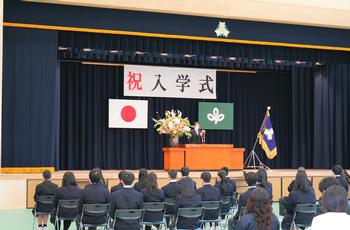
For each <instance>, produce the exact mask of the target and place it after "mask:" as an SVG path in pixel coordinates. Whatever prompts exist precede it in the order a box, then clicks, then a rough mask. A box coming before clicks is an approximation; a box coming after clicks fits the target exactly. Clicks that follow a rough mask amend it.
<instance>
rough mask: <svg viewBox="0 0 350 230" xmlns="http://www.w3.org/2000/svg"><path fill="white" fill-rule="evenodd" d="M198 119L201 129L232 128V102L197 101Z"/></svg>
mask: <svg viewBox="0 0 350 230" xmlns="http://www.w3.org/2000/svg"><path fill="white" fill-rule="evenodd" d="M198 121H199V123H200V125H201V128H203V129H224V130H233V103H215V102H199V103H198Z"/></svg>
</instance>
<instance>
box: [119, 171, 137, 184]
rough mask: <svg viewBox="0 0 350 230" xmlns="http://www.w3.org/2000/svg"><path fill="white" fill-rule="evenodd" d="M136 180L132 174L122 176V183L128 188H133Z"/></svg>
mask: <svg viewBox="0 0 350 230" xmlns="http://www.w3.org/2000/svg"><path fill="white" fill-rule="evenodd" d="M134 180H135V176H134V174H133V173H132V172H125V173H123V175H122V182H123V184H124V185H126V186H131V185H132V183H133V182H134Z"/></svg>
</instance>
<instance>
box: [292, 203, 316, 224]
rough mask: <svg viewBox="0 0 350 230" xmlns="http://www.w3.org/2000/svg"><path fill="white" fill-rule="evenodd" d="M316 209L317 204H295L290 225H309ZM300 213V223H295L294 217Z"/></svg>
mask: <svg viewBox="0 0 350 230" xmlns="http://www.w3.org/2000/svg"><path fill="white" fill-rule="evenodd" d="M316 211H317V204H316V203H314V204H297V206H296V208H295V211H294V215H293V220H292V226H291V228H292V227H293V225H297V226H298V225H299V226H306V227H307V226H311V223H312V219H313V218H314V216H315V214H316ZM299 215H302V217H303V218H302V221H303V222H302V223H301V222H299V220H298V223H296V218H297V216H299Z"/></svg>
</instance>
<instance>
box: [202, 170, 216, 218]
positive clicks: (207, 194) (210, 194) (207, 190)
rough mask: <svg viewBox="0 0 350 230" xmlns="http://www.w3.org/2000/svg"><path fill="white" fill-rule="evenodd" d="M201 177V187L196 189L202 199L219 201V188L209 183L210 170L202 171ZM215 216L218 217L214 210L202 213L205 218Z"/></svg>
mask: <svg viewBox="0 0 350 230" xmlns="http://www.w3.org/2000/svg"><path fill="white" fill-rule="evenodd" d="M201 179H202V180H203V187H201V188H199V189H197V192H198V194H199V195H200V196H201V197H202V201H219V200H220V197H221V195H220V190H219V189H218V188H215V187H214V186H212V185H211V184H210V180H211V174H210V172H208V171H204V172H202V174H201ZM216 218H218V212H216V211H206V213H205V215H204V219H206V220H214V219H216Z"/></svg>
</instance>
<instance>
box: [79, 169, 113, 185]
mask: <svg viewBox="0 0 350 230" xmlns="http://www.w3.org/2000/svg"><path fill="white" fill-rule="evenodd" d="M92 170H96V171H98V172H99V174H100V175H101V178H100V182H98V183H97V184H98V185H99V186H101V187H104V188H106V189H107V190H108V186H107V183H106V181H105V178H104V177H103V174H102V170H101V169H100V168H93V169H92ZM90 185H91V184H87V185H86V186H85V188H87V187H89V186H90Z"/></svg>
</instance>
